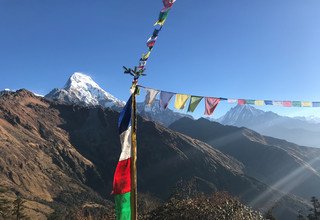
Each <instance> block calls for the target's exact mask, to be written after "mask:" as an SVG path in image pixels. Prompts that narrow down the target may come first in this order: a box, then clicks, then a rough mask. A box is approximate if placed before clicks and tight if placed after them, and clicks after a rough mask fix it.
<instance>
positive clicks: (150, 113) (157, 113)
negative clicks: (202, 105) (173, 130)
mask: <svg viewBox="0 0 320 220" xmlns="http://www.w3.org/2000/svg"><path fill="white" fill-rule="evenodd" d="M137 111H138V113H139V114H140V115H141V116H142V117H144V118H146V119H149V120H151V121H156V122H158V123H160V124H162V125H164V126H166V127H168V126H169V125H171V124H172V123H173V122H175V121H177V120H179V119H181V118H183V117H188V118H192V119H193V117H192V116H191V115H188V114H183V113H179V112H175V111H173V110H171V109H169V108H166V109H162V108H161V107H160V104H159V100H155V101H154V103H153V104H152V106H150V107H148V106H146V105H145V103H144V102H140V103H138V104H137Z"/></svg>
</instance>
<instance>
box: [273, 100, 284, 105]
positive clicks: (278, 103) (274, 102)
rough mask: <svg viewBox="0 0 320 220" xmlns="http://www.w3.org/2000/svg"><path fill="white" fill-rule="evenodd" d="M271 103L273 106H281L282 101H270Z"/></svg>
mask: <svg viewBox="0 0 320 220" xmlns="http://www.w3.org/2000/svg"><path fill="white" fill-rule="evenodd" d="M272 104H273V105H274V106H283V103H282V101H272Z"/></svg>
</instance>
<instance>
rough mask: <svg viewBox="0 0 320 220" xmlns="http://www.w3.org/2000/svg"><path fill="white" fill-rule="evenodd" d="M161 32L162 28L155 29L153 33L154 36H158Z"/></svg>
mask: <svg viewBox="0 0 320 220" xmlns="http://www.w3.org/2000/svg"><path fill="white" fill-rule="evenodd" d="M159 32H160V29H154V31H153V33H152V37H154V38H155V37H158V35H159Z"/></svg>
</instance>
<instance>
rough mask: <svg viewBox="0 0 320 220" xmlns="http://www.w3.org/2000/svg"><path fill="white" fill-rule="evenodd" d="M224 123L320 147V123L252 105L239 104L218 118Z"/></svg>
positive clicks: (218, 120)
mask: <svg viewBox="0 0 320 220" xmlns="http://www.w3.org/2000/svg"><path fill="white" fill-rule="evenodd" d="M217 122H219V123H221V124H224V125H233V126H237V127H247V128H250V129H252V130H255V131H257V132H259V133H261V134H263V135H267V136H271V137H275V138H280V139H285V140H287V141H290V142H294V143H296V144H299V145H305V146H313V147H320V124H318V123H310V122H308V121H306V120H301V119H299V118H290V117H286V116H280V115H278V114H276V113H274V112H271V111H268V112H265V111H262V110H259V109H256V108H254V107H253V106H250V105H237V106H235V107H234V108H232V109H230V110H229V111H228V112H227V113H226V114H225V115H224V116H222V117H221V118H219V119H217Z"/></svg>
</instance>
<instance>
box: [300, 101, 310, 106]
mask: <svg viewBox="0 0 320 220" xmlns="http://www.w3.org/2000/svg"><path fill="white" fill-rule="evenodd" d="M301 106H302V107H312V102H301Z"/></svg>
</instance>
